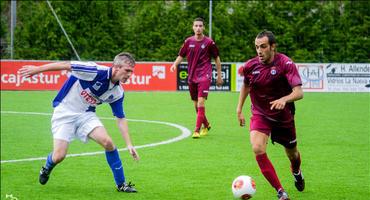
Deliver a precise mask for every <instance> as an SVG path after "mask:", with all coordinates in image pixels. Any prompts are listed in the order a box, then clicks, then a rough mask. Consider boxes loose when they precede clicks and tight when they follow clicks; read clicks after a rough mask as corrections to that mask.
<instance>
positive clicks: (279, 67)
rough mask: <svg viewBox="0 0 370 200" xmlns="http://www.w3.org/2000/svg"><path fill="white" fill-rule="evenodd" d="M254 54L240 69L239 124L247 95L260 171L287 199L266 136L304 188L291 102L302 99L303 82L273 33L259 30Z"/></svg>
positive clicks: (297, 182) (299, 188) (281, 196)
mask: <svg viewBox="0 0 370 200" xmlns="http://www.w3.org/2000/svg"><path fill="white" fill-rule="evenodd" d="M255 47H256V51H257V56H256V57H254V58H252V59H250V60H248V61H247V62H246V63H245V64H244V66H243V67H242V68H240V70H239V74H240V75H242V76H244V84H243V86H242V87H241V90H240V96H239V103H238V106H237V109H236V111H237V116H238V120H239V123H240V126H244V125H245V118H244V115H243V113H242V109H243V105H244V102H245V99H246V98H247V96H248V94H250V99H251V104H252V106H251V111H252V117H251V120H250V142H251V144H252V149H253V152H254V154H255V156H256V160H257V163H258V165H259V167H260V170H261V172H262V174H263V175H264V176H265V178H266V179H267V180H268V182H269V183H270V184H271V185H272V186H273V187H274V188H275V189H276V191H277V192H278V198H279V199H281V200H283V199H289V197H288V194H287V193H286V192H285V191H284V188H283V187H282V185H281V183H280V181H279V178H278V177H277V174H276V172H275V169H274V167H273V165H272V164H271V162H270V160H269V158H268V157H267V154H266V147H267V142H268V139H269V137H271V140H272V143H274V142H277V143H279V144H281V145H283V146H284V147H285V152H286V155H287V156H288V158H289V160H290V163H291V166H290V167H291V171H292V173H293V177H294V178H295V186H296V188H297V189H298V191H303V190H304V186H305V185H304V179H303V175H302V172H301V169H300V166H301V158H300V153H299V151H298V149H297V139H296V130H295V125H294V112H295V107H294V101H297V100H299V99H302V98H303V91H302V88H301V85H302V81H301V78H300V76H299V73H298V70H297V68H296V65H295V64H294V63H293V62H292V60H291V59H290V58H289V57H287V56H286V55H284V54H281V53H278V52H277V51H276V41H275V36H274V35H273V33H272V32H270V31H262V32H261V33H259V34H258V35H257V37H256V40H255Z"/></svg>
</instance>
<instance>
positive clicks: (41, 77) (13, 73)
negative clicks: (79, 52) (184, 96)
mask: <svg viewBox="0 0 370 200" xmlns="http://www.w3.org/2000/svg"><path fill="white" fill-rule="evenodd" d="M50 62H51V61H22V60H1V90H59V89H60V88H61V87H62V85H63V83H64V81H65V80H66V79H67V78H68V76H67V75H68V73H67V72H66V71H57V72H43V73H40V74H37V75H34V76H32V77H29V78H25V77H21V76H20V75H19V74H18V70H19V69H20V68H21V67H22V66H24V65H37V66H38V65H43V64H47V63H50ZM98 64H101V65H106V66H111V65H112V62H98ZM170 66H171V64H170V63H155V62H153V63H137V64H136V66H135V70H134V73H133V74H132V76H131V77H130V79H129V80H128V82H127V83H125V84H124V85H123V88H124V89H125V90H126V91H176V73H175V72H170Z"/></svg>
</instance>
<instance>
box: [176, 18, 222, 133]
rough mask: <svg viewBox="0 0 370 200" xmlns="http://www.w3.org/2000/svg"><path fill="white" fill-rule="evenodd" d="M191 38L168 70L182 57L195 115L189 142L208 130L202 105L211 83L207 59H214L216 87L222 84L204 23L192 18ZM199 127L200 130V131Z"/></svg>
mask: <svg viewBox="0 0 370 200" xmlns="http://www.w3.org/2000/svg"><path fill="white" fill-rule="evenodd" d="M193 31H194V35H193V36H191V37H188V38H187V39H186V40H185V42H184V44H183V45H182V47H181V49H180V52H179V55H178V56H177V58H176V60H175V62H174V63H173V65H172V66H171V68H170V69H171V71H172V72H173V71H175V69H176V67H177V66H178V65H179V64H180V63H181V61H182V60H183V58H184V57H186V58H187V61H188V84H189V92H190V97H191V100H193V102H194V107H195V110H196V113H197V118H196V125H195V129H194V133H193V136H192V137H193V138H199V137H200V136H205V135H207V133H208V130H209V129H210V128H211V126H210V123H209V122H208V120H207V117H206V111H205V101H206V99H207V97H208V92H209V87H210V85H211V80H212V64H211V58H212V57H213V58H214V59H215V63H216V68H217V80H216V84H217V86H221V85H222V84H223V80H222V78H221V60H220V56H219V52H218V48H217V46H216V43H215V42H214V41H213V40H212V39H211V38H209V37H206V36H205V35H204V34H203V31H204V20H203V19H202V18H196V19H195V20H194V21H193ZM202 124H203V128H202Z"/></svg>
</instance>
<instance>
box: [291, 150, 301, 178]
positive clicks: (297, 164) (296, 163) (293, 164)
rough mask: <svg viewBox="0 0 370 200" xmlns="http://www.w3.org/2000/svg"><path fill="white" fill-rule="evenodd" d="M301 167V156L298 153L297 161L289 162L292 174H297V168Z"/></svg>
mask: <svg viewBox="0 0 370 200" xmlns="http://www.w3.org/2000/svg"><path fill="white" fill-rule="evenodd" d="M300 167H301V155H300V153H298V157H297V159H292V160H290V168H291V169H292V172H293V173H295V174H297V173H298V172H299V168H300Z"/></svg>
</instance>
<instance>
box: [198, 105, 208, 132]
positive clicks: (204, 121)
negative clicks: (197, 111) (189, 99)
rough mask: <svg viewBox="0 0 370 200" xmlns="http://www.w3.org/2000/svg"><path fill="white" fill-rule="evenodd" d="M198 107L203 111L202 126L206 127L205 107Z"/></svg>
mask: <svg viewBox="0 0 370 200" xmlns="http://www.w3.org/2000/svg"><path fill="white" fill-rule="evenodd" d="M200 108H201V109H203V111H202V112H203V126H204V127H207V128H208V126H209V123H208V120H207V117H206V107H200Z"/></svg>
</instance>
